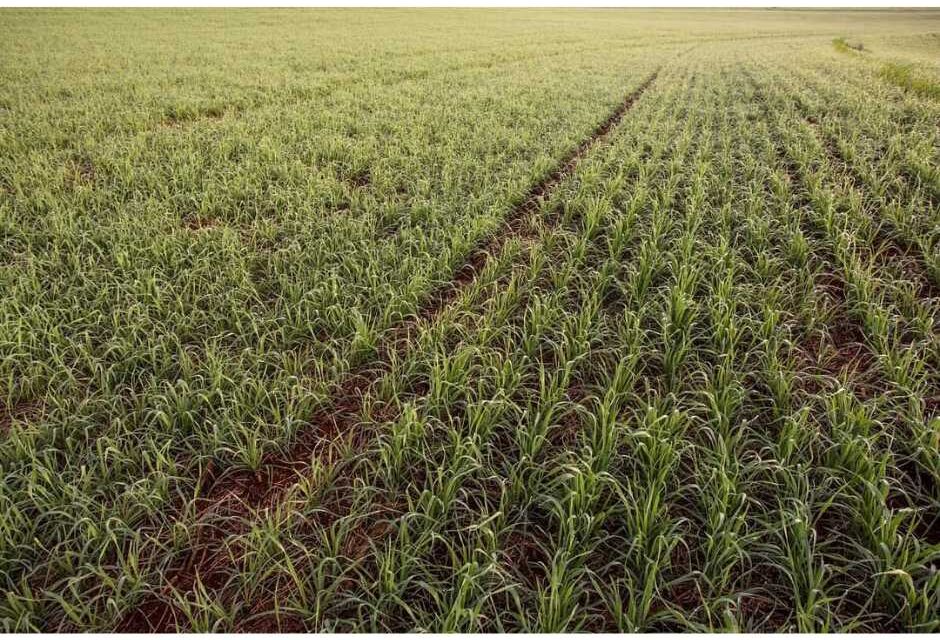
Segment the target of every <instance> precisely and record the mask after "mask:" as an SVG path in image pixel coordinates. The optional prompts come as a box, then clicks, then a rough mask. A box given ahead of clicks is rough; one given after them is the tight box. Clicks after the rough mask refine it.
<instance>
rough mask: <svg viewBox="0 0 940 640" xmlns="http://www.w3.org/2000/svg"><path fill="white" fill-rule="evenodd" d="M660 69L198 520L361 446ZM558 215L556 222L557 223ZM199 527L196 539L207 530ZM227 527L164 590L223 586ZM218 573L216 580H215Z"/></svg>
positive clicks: (160, 603) (269, 502) (152, 623)
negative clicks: (430, 340) (398, 365)
mask: <svg viewBox="0 0 940 640" xmlns="http://www.w3.org/2000/svg"><path fill="white" fill-rule="evenodd" d="M658 74H659V71H658V70H657V71H656V72H654V73H653V74H652V75H650V76H649V77H648V78H647V79H646V80H644V81H643V82H642V83H641V84H640V85H639V86H638V87H637V88H636V89H635V90H634V91H633V92H631V93H630V94H629V95H627V96H626V98H625V99H624V100H623V101H622V102H621V103H620V104H619V105H618V106H617V108H616V109H615V110H614V111H613V112H612V113H611V114H610V115H609V116H608V117H607V119H605V120H604V121H603V122H602V123H601V124H600V125H598V126H597V127H596V128H595V130H594V131H593V133H592V134H591V135H590V136H589V137H588V138H586V139H585V140H584V141H583V142H581V144H579V145H578V146H577V147H576V148H574V149H573V150H572V151H571V152H569V153H568V155H567V156H566V157H565V158H564V159H563V160H562V161H561V162H560V163H559V164H558V166H557V167H556V168H555V169H554V170H553V171H552V172H550V173H549V174H548V175H546V176H545V177H544V178H542V179H541V180H540V181H539V182H538V183H536V184H535V185H534V186H533V187H531V188H530V189H529V191H528V192H527V193H526V195H525V198H524V199H523V201H522V202H521V203H520V204H518V205H516V206H515V207H514V208H513V209H511V210H510V212H509V214H508V215H507V216H506V218H505V219H504V221H503V223H502V225H501V226H500V227H499V229H497V231H496V232H495V233H493V234H492V235H491V236H489V237H488V238H484V239H483V240H482V241H481V242H480V243H479V244H478V245H477V246H476V247H475V248H474V249H473V250H471V251H470V253H469V255H468V256H467V258H466V259H465V260H464V262H463V263H462V264H461V265H460V266H459V267H458V268H457V269H456V270H455V271H454V274H453V276H452V279H451V280H450V281H449V282H447V283H446V284H445V285H443V286H441V287H439V288H438V289H437V290H435V291H434V293H432V294H431V295H430V296H429V297H428V299H427V300H426V301H425V303H424V304H423V305H422V306H421V307H420V308H419V309H418V310H417V311H416V313H415V314H414V315H413V316H412V317H411V318H409V319H408V320H406V321H404V322H402V323H401V324H399V325H398V326H396V327H394V328H392V329H391V330H389V331H388V337H387V338H386V339H385V340H383V342H382V344H381V345H380V347H379V349H378V357H377V359H376V360H374V361H373V362H371V364H370V366H368V367H365V368H360V369H359V370H358V371H357V372H356V373H354V374H352V375H350V376H349V377H348V379H347V380H346V381H345V382H344V383H342V384H341V385H339V387H338V388H337V389H336V391H335V392H334V393H333V394H332V399H331V401H330V402H329V404H328V405H327V406H326V407H324V408H322V409H320V410H319V411H317V412H316V413H315V414H314V415H313V416H312V417H311V418H310V419H309V420H308V423H309V424H308V427H307V428H306V429H304V430H303V431H302V432H301V433H300V434H299V436H298V437H297V439H296V441H295V442H294V443H293V444H292V445H291V446H290V447H289V448H288V449H287V450H286V451H282V452H278V453H272V454H269V455H268V456H266V457H265V459H264V460H263V461H262V463H261V466H260V468H259V469H258V470H256V471H246V470H231V471H223V472H219V473H216V471H215V470H214V469H210V470H209V472H208V473H207V474H206V477H204V478H203V479H202V480H201V481H200V487H201V491H200V492H201V493H202V494H203V495H202V497H200V498H197V500H196V505H195V507H196V519H197V526H198V522H199V521H205V519H206V516H209V515H217V514H224V516H225V517H226V519H231V520H232V521H238V520H248V519H251V518H252V516H253V514H254V513H255V512H256V511H258V510H259V509H264V508H269V507H271V506H274V505H276V504H278V503H279V501H280V499H281V498H282V497H283V496H284V495H285V494H286V493H287V490H288V489H290V488H291V487H293V486H294V485H295V484H296V483H297V481H298V479H299V478H301V477H303V476H304V475H306V474H307V473H308V472H310V470H311V469H312V468H313V467H314V465H315V464H318V463H321V462H325V463H328V462H329V461H330V459H331V458H332V456H333V455H334V453H335V444H336V443H337V442H346V443H348V444H349V446H350V447H352V448H353V449H354V450H356V449H361V447H362V445H363V444H364V443H365V442H366V437H367V434H366V432H365V429H364V428H363V427H364V426H365V425H363V423H362V421H361V415H362V412H363V409H364V400H365V397H366V395H367V391H368V390H369V389H370V388H371V387H372V386H373V385H374V384H375V383H376V382H378V381H379V380H380V379H381V378H382V376H383V375H384V374H385V373H386V372H387V371H388V370H389V367H390V366H391V363H392V362H393V360H394V358H395V357H396V356H400V355H403V354H405V353H407V351H408V347H409V345H410V337H411V336H412V334H413V333H414V332H415V331H416V330H417V329H418V327H419V326H421V325H427V324H432V323H433V322H434V321H435V320H436V319H437V318H438V317H439V316H440V315H441V314H442V312H443V311H444V310H445V309H446V308H447V307H448V306H449V305H451V304H452V303H453V302H454V301H456V300H457V298H458V297H459V296H460V294H461V293H463V292H464V291H466V290H468V289H469V288H470V287H471V285H473V284H474V283H475V282H476V281H477V279H478V278H479V276H480V275H481V273H482V272H483V271H484V269H485V268H486V267H487V265H489V264H490V263H491V262H492V261H493V259H494V257H495V256H498V255H499V254H500V253H501V251H502V250H503V248H504V247H505V246H506V245H507V243H509V242H510V241H511V240H519V241H522V242H526V241H532V240H534V239H535V238H536V236H537V235H538V231H537V229H536V228H534V227H532V226H531V225H529V224H527V219H528V218H529V217H530V216H532V215H534V214H536V213H537V212H538V210H539V208H540V207H541V205H542V203H543V202H544V201H545V200H547V199H548V198H549V197H550V196H551V195H552V193H553V192H554V190H555V189H556V188H557V187H558V185H559V184H561V183H562V182H563V181H564V180H566V179H567V178H568V177H569V176H571V175H572V174H573V173H574V171H575V169H576V168H577V167H578V165H579V164H580V162H581V160H582V159H583V158H584V157H585V156H586V155H587V154H588V153H589V152H590V151H591V149H593V148H594V147H596V146H598V145H600V144H603V143H604V142H605V141H606V140H607V138H608V137H609V136H610V134H611V133H612V132H613V131H614V130H615V129H616V127H617V125H619V124H620V122H621V121H622V120H623V118H624V117H625V116H626V114H627V113H628V112H629V111H630V109H631V108H632V107H633V105H634V104H635V103H636V101H637V100H638V99H639V98H640V97H641V96H642V95H643V93H644V92H645V91H646V90H647V89H648V88H649V87H650V86H651V85H652V84H653V82H654V81H655V80H656V78H657V76H658ZM557 223H558V220H551V221H549V225H550V226H553V225H555V224H557ZM202 528H204V527H200V528H199V530H198V531H197V534H196V535H197V540H198V539H199V536H200V535H201V534H202V531H201V529H202ZM226 533H227V532H220V531H218V530H214V531H210V532H208V533H207V539H206V541H205V542H206V544H205V546H203V548H202V550H201V551H195V550H193V551H192V552H190V553H188V554H186V555H185V556H184V558H183V559H182V561H181V562H180V563H178V564H177V566H176V567H174V568H172V569H170V570H169V571H168V574H167V575H168V579H167V583H166V584H165V586H164V589H163V595H168V594H169V593H171V592H184V593H191V592H193V591H194V590H195V589H197V588H198V587H200V586H202V587H203V588H207V589H213V588H220V587H221V586H222V585H221V584H218V578H219V577H220V576H221V575H222V574H223V573H224V572H223V571H222V570H223V569H224V566H225V565H228V566H231V563H232V562H233V560H232V559H231V558H230V557H228V556H227V555H226V554H224V548H223V547H224V544H223V543H224V539H225V536H226ZM213 577H215V578H216V579H213ZM178 613H179V612H178V611H176V608H175V607H174V606H173V605H172V604H170V603H169V601H168V598H165V597H164V598H161V597H159V596H157V595H153V596H150V597H147V598H145V599H144V601H143V602H141V603H140V604H139V605H138V606H136V607H135V608H134V609H132V610H131V611H129V612H128V613H127V614H126V615H125V616H124V617H123V619H122V620H121V621H120V623H119V625H118V630H119V631H122V632H169V631H174V630H176V628H177V627H176V618H177V614H178Z"/></svg>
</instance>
